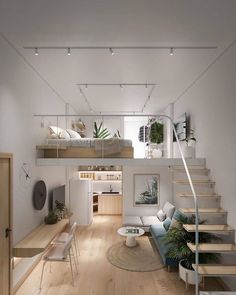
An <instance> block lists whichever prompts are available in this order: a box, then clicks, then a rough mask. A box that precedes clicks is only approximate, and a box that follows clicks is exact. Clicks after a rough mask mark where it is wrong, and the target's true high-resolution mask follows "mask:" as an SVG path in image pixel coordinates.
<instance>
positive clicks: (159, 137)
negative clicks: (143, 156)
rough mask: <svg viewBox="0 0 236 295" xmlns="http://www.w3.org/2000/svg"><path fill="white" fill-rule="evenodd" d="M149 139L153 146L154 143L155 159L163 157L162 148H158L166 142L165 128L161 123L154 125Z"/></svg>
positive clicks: (153, 152) (153, 153)
mask: <svg viewBox="0 0 236 295" xmlns="http://www.w3.org/2000/svg"><path fill="white" fill-rule="evenodd" d="M149 139H150V142H151V144H152V143H154V144H155V147H154V148H153V150H152V156H153V157H154V158H160V157H162V148H160V147H158V145H159V144H161V143H163V140H164V126H163V124H161V123H159V122H154V123H152V125H151V127H150V133H149Z"/></svg>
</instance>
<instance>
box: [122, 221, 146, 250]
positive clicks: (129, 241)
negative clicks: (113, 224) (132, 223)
mask: <svg viewBox="0 0 236 295" xmlns="http://www.w3.org/2000/svg"><path fill="white" fill-rule="evenodd" d="M132 231H137V232H132ZM117 232H118V234H119V235H120V236H123V237H126V242H125V245H126V246H127V247H135V246H136V245H137V242H136V240H135V237H139V236H142V235H143V234H144V233H145V231H144V230H143V229H142V228H140V227H128V226H125V227H121V228H119V229H118V231H117Z"/></svg>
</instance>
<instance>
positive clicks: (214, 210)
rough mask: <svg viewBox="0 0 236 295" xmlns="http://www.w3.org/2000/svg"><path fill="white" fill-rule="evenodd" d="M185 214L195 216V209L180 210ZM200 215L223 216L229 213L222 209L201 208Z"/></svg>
mask: <svg viewBox="0 0 236 295" xmlns="http://www.w3.org/2000/svg"><path fill="white" fill-rule="evenodd" d="M179 210H180V211H181V212H183V213H192V214H194V213H195V212H196V210H195V208H180V209H179ZM198 213H216V214H218V213H219V214H222V213H227V211H226V210H224V209H222V208H199V209H198Z"/></svg>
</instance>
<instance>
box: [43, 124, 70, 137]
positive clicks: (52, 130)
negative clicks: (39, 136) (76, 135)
mask: <svg viewBox="0 0 236 295" xmlns="http://www.w3.org/2000/svg"><path fill="white" fill-rule="evenodd" d="M48 129H49V134H50V136H49V137H50V138H60V139H70V135H69V134H68V133H67V132H66V130H64V129H62V128H60V127H57V126H49V127H48Z"/></svg>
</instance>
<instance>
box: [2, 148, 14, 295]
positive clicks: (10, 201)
mask: <svg viewBox="0 0 236 295" xmlns="http://www.w3.org/2000/svg"><path fill="white" fill-rule="evenodd" d="M0 159H9V162H10V190H9V192H10V195H9V227H10V229H12V226H13V214H12V208H13V154H11V153H0ZM12 259H13V257H12V231H11V232H10V235H9V284H10V285H9V294H12V290H13V286H12Z"/></svg>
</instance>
